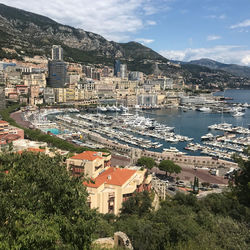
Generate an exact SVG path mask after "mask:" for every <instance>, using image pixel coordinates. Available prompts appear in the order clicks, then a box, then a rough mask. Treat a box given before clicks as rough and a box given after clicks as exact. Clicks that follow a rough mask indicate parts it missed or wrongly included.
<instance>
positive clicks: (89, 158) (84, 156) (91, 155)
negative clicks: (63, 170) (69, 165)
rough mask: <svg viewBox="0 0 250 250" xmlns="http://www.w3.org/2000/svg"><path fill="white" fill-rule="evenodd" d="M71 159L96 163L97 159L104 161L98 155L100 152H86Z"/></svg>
mask: <svg viewBox="0 0 250 250" xmlns="http://www.w3.org/2000/svg"><path fill="white" fill-rule="evenodd" d="M70 159H75V160H87V161H94V160H95V159H102V157H101V156H99V155H98V152H94V151H84V152H83V153H81V154H78V155H75V156H72V157H71V158H70Z"/></svg>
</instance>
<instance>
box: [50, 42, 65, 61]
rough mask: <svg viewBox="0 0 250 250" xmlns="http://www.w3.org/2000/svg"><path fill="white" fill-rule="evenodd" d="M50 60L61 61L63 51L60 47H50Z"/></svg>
mask: <svg viewBox="0 0 250 250" xmlns="http://www.w3.org/2000/svg"><path fill="white" fill-rule="evenodd" d="M52 60H53V61H63V49H62V47H61V45H53V47H52Z"/></svg>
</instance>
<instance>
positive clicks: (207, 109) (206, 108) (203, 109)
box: [198, 107, 212, 112]
mask: <svg viewBox="0 0 250 250" xmlns="http://www.w3.org/2000/svg"><path fill="white" fill-rule="evenodd" d="M198 111H200V112H211V111H212V110H211V109H210V108H208V107H201V108H198Z"/></svg>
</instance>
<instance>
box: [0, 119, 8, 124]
mask: <svg viewBox="0 0 250 250" xmlns="http://www.w3.org/2000/svg"><path fill="white" fill-rule="evenodd" d="M0 124H9V123H8V122H6V121H2V120H0Z"/></svg>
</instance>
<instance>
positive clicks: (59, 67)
mask: <svg viewBox="0 0 250 250" xmlns="http://www.w3.org/2000/svg"><path fill="white" fill-rule="evenodd" d="M48 69H49V77H48V85H49V87H51V88H63V87H64V85H65V83H66V74H67V67H66V63H65V62H64V61H63V49H62V47H61V46H60V45H53V47H52V61H49V63H48Z"/></svg>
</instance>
